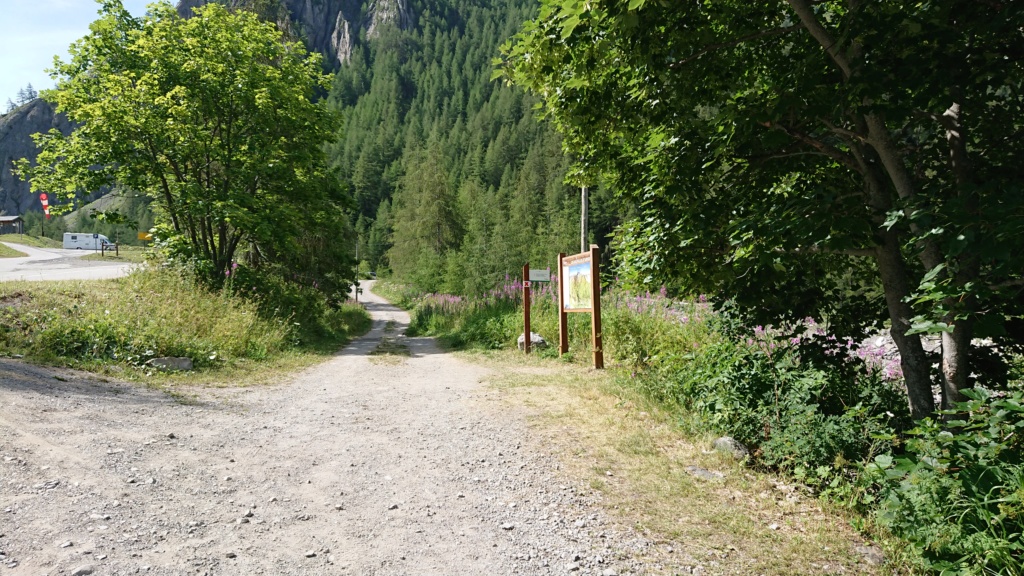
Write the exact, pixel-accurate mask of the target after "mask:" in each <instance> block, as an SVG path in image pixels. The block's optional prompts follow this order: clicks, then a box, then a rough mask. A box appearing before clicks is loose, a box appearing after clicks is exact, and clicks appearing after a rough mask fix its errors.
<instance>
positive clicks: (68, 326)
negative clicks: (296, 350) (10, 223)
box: [0, 270, 289, 366]
mask: <svg viewBox="0 0 1024 576" xmlns="http://www.w3.org/2000/svg"><path fill="white" fill-rule="evenodd" d="M50 286H51V285H45V286H40V285H27V286H17V287H15V286H13V285H10V284H8V285H5V287H4V288H3V292H4V294H3V296H2V297H0V314H2V315H3V317H4V318H3V319H4V321H3V322H2V324H3V326H4V328H3V329H2V332H3V334H2V335H0V347H3V348H4V349H5V350H6V351H9V352H15V351H16V352H21V353H25V354H27V355H29V356H31V357H35V358H38V359H40V360H53V359H60V360H63V361H66V362H90V361H99V362H115V363H124V364H134V365H141V364H142V363H144V362H145V361H146V360H148V359H150V358H153V357H156V356H187V357H189V358H191V359H192V360H193V361H194V362H195V363H196V364H197V365H199V366H211V365H215V364H219V363H221V362H225V361H230V360H232V359H238V358H257V357H262V356H266V355H268V354H274V353H276V352H279V351H281V350H282V349H283V348H284V347H285V346H287V344H288V341H287V339H288V333H289V329H288V327H287V326H286V325H284V324H283V323H281V322H275V321H273V320H268V319H263V318H261V317H260V316H259V314H257V311H256V309H255V307H254V306H252V305H248V304H246V303H245V302H244V301H241V300H236V299H232V298H229V297H226V296H225V295H222V294H216V293H211V292H208V291H206V290H204V289H203V288H201V287H200V286H198V285H196V284H195V283H194V282H190V281H187V280H183V279H182V278H180V277H178V276H177V275H175V274H174V273H172V272H169V271H155V270H151V271H140V272H135V273H133V274H131V275H129V276H128V277H126V278H123V279H119V280H116V281H110V282H104V283H100V284H85V283H62V284H57V285H53V286H54V287H53V289H50ZM12 290H13V292H12Z"/></svg>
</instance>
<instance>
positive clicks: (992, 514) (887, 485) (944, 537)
mask: <svg viewBox="0 0 1024 576" xmlns="http://www.w3.org/2000/svg"><path fill="white" fill-rule="evenodd" d="M964 394H965V396H967V397H968V398H969V401H967V402H964V403H958V404H957V405H956V407H955V408H954V409H953V410H949V411H945V412H943V415H944V418H945V421H944V420H943V419H937V418H936V419H932V418H929V419H926V420H923V421H921V422H919V425H918V427H917V429H916V430H914V432H913V435H912V437H911V439H910V440H908V442H907V452H906V454H905V455H903V456H898V457H895V458H894V457H892V456H890V455H881V456H878V457H877V458H876V459H875V460H874V462H872V463H871V464H869V465H868V466H867V467H866V470H865V481H866V482H874V484H875V486H874V488H875V490H877V494H878V498H879V502H880V504H879V507H878V511H877V518H878V521H879V523H881V524H882V525H883V526H885V527H887V528H888V529H889V530H891V531H892V532H893V533H894V534H895V535H897V536H899V537H900V538H902V539H904V540H906V541H907V542H909V543H910V544H911V546H912V547H913V549H914V551H915V553H916V555H918V556H919V557H920V558H921V561H922V563H923V565H924V567H925V568H927V569H929V570H933V571H936V572H941V573H942V574H950V575H952V574H959V575H964V576H967V575H975V574H977V575H981V574H1006V575H1019V574H1024V568H1022V566H1024V543H1022V536H1021V535H1022V533H1024V406H1022V404H1024V394H1022V393H1021V392H1014V393H1011V394H1008V395H1005V396H1003V395H994V394H992V393H990V392H986V391H984V390H981V389H974V390H966V391H965V392H964Z"/></svg>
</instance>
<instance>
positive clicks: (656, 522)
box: [460, 351, 877, 575]
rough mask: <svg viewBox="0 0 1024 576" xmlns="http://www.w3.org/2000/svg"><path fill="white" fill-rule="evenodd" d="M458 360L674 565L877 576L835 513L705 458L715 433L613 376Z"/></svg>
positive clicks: (773, 482)
mask: <svg viewBox="0 0 1024 576" xmlns="http://www.w3.org/2000/svg"><path fill="white" fill-rule="evenodd" d="M460 355H462V356H463V357H465V358H468V359H470V360H472V361H475V362H481V363H484V364H486V365H488V366H490V367H492V368H496V372H497V373H498V374H499V376H497V377H496V379H495V380H493V381H492V382H491V385H492V386H493V387H495V388H496V389H498V390H500V391H501V392H502V397H503V398H504V399H505V400H506V401H508V402H509V403H511V404H513V405H516V406H521V407H524V408H525V409H526V410H527V411H528V413H529V422H530V423H531V426H532V428H533V429H534V431H535V432H536V434H537V437H538V443H539V444H540V445H542V446H545V447H546V448H547V449H549V450H552V451H553V452H555V453H556V454H560V455H561V456H560V457H561V460H562V462H563V466H564V468H565V469H566V470H567V472H568V473H569V474H570V475H571V476H572V477H574V478H575V479H576V480H577V481H578V483H579V484H580V485H582V486H587V487H589V488H591V489H593V490H596V491H599V492H600V493H601V494H602V496H603V502H604V504H605V505H606V506H607V507H609V508H611V509H612V510H614V511H615V514H616V515H618V516H619V518H620V521H622V522H624V523H626V524H630V525H632V526H634V527H636V528H637V529H638V530H639V531H641V532H642V533H644V534H645V535H646V536H647V537H648V538H650V539H652V540H653V541H655V542H658V543H661V544H664V545H665V546H661V547H658V550H656V551H655V552H654V554H659V553H665V552H664V549H665V548H667V546H670V545H671V546H674V547H675V548H676V551H675V552H674V553H673V554H674V556H673V563H679V562H680V561H681V562H682V563H684V564H691V565H694V566H696V565H701V566H704V568H705V570H710V571H711V572H713V573H723V574H779V575H782V574H823V573H825V574H839V573H856V574H871V573H876V572H877V570H876V569H875V568H872V567H870V566H868V565H866V564H865V563H864V561H863V559H862V558H861V557H860V556H859V554H858V553H857V552H856V550H855V548H856V547H857V546H860V545H863V544H864V542H863V540H862V539H861V538H860V537H858V535H857V534H856V532H855V531H854V530H853V529H852V528H851V527H850V526H849V524H848V518H847V517H846V516H844V515H843V514H842V513H841V512H839V511H835V510H831V509H828V508H823V504H822V502H821V501H819V500H817V499H815V498H811V497H808V496H806V495H804V494H803V493H802V492H801V491H800V490H798V489H796V488H795V486H793V485H791V484H790V483H787V482H785V481H783V480H782V479H781V478H780V477H777V476H774V475H770V474H764V473H759V472H754V471H751V470H749V469H747V468H745V467H743V466H742V465H740V464H737V463H736V462H734V461H732V460H731V459H730V458H728V457H725V456H722V455H720V454H718V453H714V452H712V451H710V450H709V448H710V445H711V440H712V436H710V435H706V434H704V435H702V434H697V435H687V434H684V433H683V431H682V430H681V429H680V427H679V426H678V423H677V416H676V415H674V414H673V413H672V412H670V411H668V410H665V409H664V408H663V407H662V406H660V405H658V404H657V403H655V402H652V401H651V400H650V399H649V398H648V397H646V396H644V395H641V394H639V393H637V392H636V391H635V390H632V389H629V388H627V387H624V386H623V384H622V383H621V381H620V380H618V379H616V378H615V375H614V374H613V373H612V371H595V370H591V369H587V368H584V367H581V366H577V365H571V364H569V365H567V364H565V363H563V362H560V361H558V360H554V359H545V358H540V357H537V356H532V357H525V358H524V356H523V355H522V354H521V353H515V352H509V351H501V352H479V351H474V352H462V353H460ZM695 471H697V472H699V471H708V472H712V473H714V472H718V473H720V474H722V477H721V478H717V477H715V478H712V479H704V478H701V477H699V476H697V475H695ZM609 473H610V474H609ZM712 476H716V475H714V474H712ZM773 527H774V528H773ZM681 543H685V546H680V544H681ZM680 555H682V557H680Z"/></svg>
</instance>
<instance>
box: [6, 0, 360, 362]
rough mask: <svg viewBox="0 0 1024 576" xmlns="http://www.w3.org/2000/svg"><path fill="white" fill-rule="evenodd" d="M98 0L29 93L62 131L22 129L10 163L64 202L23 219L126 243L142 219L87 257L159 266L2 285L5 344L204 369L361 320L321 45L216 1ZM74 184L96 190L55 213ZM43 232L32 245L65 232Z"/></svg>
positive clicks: (318, 344) (331, 344) (321, 350)
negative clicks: (84, 29) (173, 360)
mask: <svg viewBox="0 0 1024 576" xmlns="http://www.w3.org/2000/svg"><path fill="white" fill-rule="evenodd" d="M101 4H102V6H101V8H100V11H99V19H98V20H97V21H96V22H94V23H93V24H92V26H91V27H90V32H89V34H87V35H86V36H84V37H83V38H81V39H80V40H78V41H77V42H76V43H75V45H74V46H73V48H72V50H71V51H70V54H71V56H70V58H69V60H68V61H66V62H64V61H55V63H54V71H53V72H52V76H53V79H54V80H55V82H56V86H55V88H53V89H51V90H46V91H43V93H42V94H41V97H43V98H45V99H46V100H48V101H50V102H52V103H53V104H54V105H55V107H56V109H57V111H58V112H60V113H62V114H66V115H67V117H68V118H69V119H70V120H71V121H72V122H73V123H74V124H75V126H76V128H75V130H74V132H73V133H71V134H69V135H65V134H62V133H60V132H59V131H56V130H53V131H51V132H49V133H46V134H35V135H34V136H33V138H34V140H35V142H36V144H37V145H38V146H39V149H40V152H39V156H38V159H37V161H36V162H33V161H31V159H29V158H24V159H21V160H18V161H17V162H16V170H17V172H18V174H19V175H20V176H21V177H22V178H25V179H28V180H29V181H30V183H31V188H32V191H33V192H41V191H48V192H51V195H52V196H53V205H52V211H53V213H54V214H55V215H58V216H59V215H60V214H62V213H63V214H65V216H64V217H63V218H58V219H57V221H56V222H49V221H46V222H44V221H43V219H42V218H43V217H42V216H41V215H38V214H32V215H29V216H27V217H26V224H27V226H28V227H29V229H30V230H37V229H38V230H45V232H46V234H48V235H52V236H54V237H55V238H59V237H60V234H61V233H62V232H63V231H78V230H81V229H85V228H88V229H89V230H91V231H93V232H95V233H98V232H100V231H107V233H108V236H109V238H110V239H111V240H114V241H117V240H119V239H126V240H127V241H129V242H137V241H141V240H140V239H139V234H138V231H139V230H149V231H152V232H153V237H152V241H151V244H150V247H147V248H141V247H122V248H121V254H120V255H118V256H115V255H113V254H109V253H108V254H107V255H100V254H99V253H97V254H91V255H88V256H85V258H86V259H90V260H92V259H96V260H99V259H103V260H108V261H118V260H120V261H126V262H140V261H143V260H152V261H153V264H154V265H152V266H149V267H144V268H141V269H139V270H137V271H135V272H133V273H132V274H131V275H130V276H128V277H127V278H125V279H120V280H113V281H107V282H100V283H81V282H66V283H53V284H26V283H5V284H2V285H0V318H2V323H0V353H6V354H11V355H23V356H25V357H26V358H29V359H32V360H35V361H40V362H49V363H57V364H66V365H70V366H79V367H83V368H87V369H93V370H100V371H103V370H114V371H121V372H124V373H125V374H127V375H128V376H129V377H132V376H139V375H142V376H145V377H150V376H156V372H155V370H154V369H152V368H150V366H149V364H148V362H149V361H150V360H152V359H153V358H155V357H163V356H173V357H187V358H190V359H191V360H192V362H193V364H194V366H195V367H196V368H197V369H198V373H200V374H204V373H205V374H211V375H212V376H211V377H212V378H216V377H217V376H216V375H217V374H221V373H223V372H224V371H225V370H227V371H231V370H235V369H238V368H240V367H241V368H244V367H246V366H250V367H252V368H253V369H254V370H259V369H261V367H266V366H269V365H273V364H275V363H278V364H280V363H281V362H280V361H281V360H282V359H283V358H287V357H290V356H292V355H295V354H298V355H300V356H301V355H303V354H306V355H313V356H317V355H323V354H328V353H333V352H335V351H336V350H337V349H338V348H339V347H340V346H341V345H342V344H343V343H344V342H346V341H347V339H348V338H350V337H351V336H352V335H354V334H358V333H362V332H364V331H365V330H367V329H368V327H369V324H370V322H369V316H368V314H367V313H366V311H365V310H364V309H363V308H361V307H359V306H356V305H354V304H349V303H347V302H346V298H347V295H348V292H349V288H350V287H351V285H352V282H353V280H354V278H355V260H354V259H353V258H352V255H351V252H352V250H351V248H352V245H353V242H352V241H351V240H353V236H354V234H353V233H352V227H351V224H350V223H349V218H348V213H349V212H350V210H351V208H352V207H353V203H352V199H351V197H350V196H348V195H347V194H346V193H345V192H344V190H343V188H342V186H341V185H340V183H339V181H338V179H337V177H336V175H335V174H334V172H333V171H332V170H331V169H329V168H328V166H327V159H326V155H325V153H324V150H323V145H324V144H325V143H326V141H327V140H328V139H329V138H330V137H331V135H332V134H333V133H334V131H335V129H336V128H337V124H338V117H337V116H336V115H335V114H334V113H332V112H331V111H330V110H329V109H328V107H327V105H326V103H325V102H324V101H323V100H322V99H320V98H318V94H321V93H322V91H324V90H326V89H327V87H328V85H329V77H328V76H326V75H325V74H324V73H323V68H322V66H321V60H322V58H321V55H319V54H310V53H308V52H307V51H306V49H305V48H304V47H303V46H302V45H301V44H300V43H298V42H295V41H294V39H293V38H292V37H291V36H289V35H286V34H284V33H283V32H282V30H281V29H280V28H279V27H278V26H277V24H276V23H275V22H268V21H263V20H261V19H260V17H259V16H257V15H256V14H254V13H253V12H250V11H246V10H235V9H229V8H228V7H226V6H223V5H220V4H216V3H214V4H209V5H206V6H203V7H201V8H199V9H197V10H196V11H195V17H194V18H189V19H186V18H182V17H181V16H179V15H178V13H177V12H176V11H175V9H174V7H173V6H171V4H170V3H168V2H161V3H155V4H153V5H152V6H150V7H149V10H148V11H147V12H146V14H145V15H143V16H141V17H138V18H136V17H134V16H132V15H131V13H130V12H128V11H127V10H125V9H124V6H123V5H122V3H121V2H119V1H117V0H109V1H104V2H102V3H101ZM183 38H187V39H190V40H189V41H188V42H182V39H183ZM154 143H158V144H154ZM157 150H159V152H157ZM172 175H173V176H172ZM82 190H90V191H101V190H107V191H109V194H107V195H106V196H105V197H104V198H102V199H100V200H98V201H96V202H93V203H90V204H87V205H85V206H83V207H82V208H81V209H80V210H78V211H76V212H72V213H68V212H69V211H70V210H71V209H72V208H73V207H74V206H76V205H78V204H79V202H80V201H81V200H82V199H81V198H80V197H79V193H80V192H81V191H82ZM19 238H20V237H19ZM50 242H51V241H50V240H46V239H39V240H38V243H37V244H35V245H43V246H47V245H56V246H60V242H59V241H57V240H54V241H52V242H53V244H50ZM157 254H158V255H159V256H157ZM285 364H288V362H285ZM292 364H294V363H292ZM300 364H301V362H300Z"/></svg>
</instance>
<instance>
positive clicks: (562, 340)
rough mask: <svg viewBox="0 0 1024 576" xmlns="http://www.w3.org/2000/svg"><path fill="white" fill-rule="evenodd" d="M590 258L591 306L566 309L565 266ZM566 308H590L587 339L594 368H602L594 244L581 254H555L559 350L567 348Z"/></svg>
mask: <svg viewBox="0 0 1024 576" xmlns="http://www.w3.org/2000/svg"><path fill="white" fill-rule="evenodd" d="M587 260H589V261H590V308H573V309H571V310H566V309H565V286H566V285H565V283H566V282H567V281H568V278H566V277H565V267H566V266H567V265H570V264H575V263H579V262H581V261H587ZM569 312H590V342H591V347H592V348H593V351H594V368H599V369H600V368H604V346H603V343H602V338H601V253H600V251H599V250H598V247H597V245H596V244H591V245H590V250H588V251H586V252H582V253H580V254H573V255H572V256H566V255H565V254H564V253H560V254H559V255H558V354H559V356H561V355H562V354H565V353H567V352H568V351H569V314H568V313H569Z"/></svg>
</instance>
